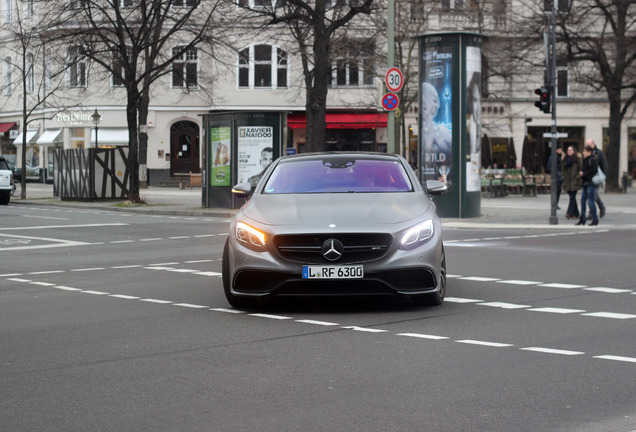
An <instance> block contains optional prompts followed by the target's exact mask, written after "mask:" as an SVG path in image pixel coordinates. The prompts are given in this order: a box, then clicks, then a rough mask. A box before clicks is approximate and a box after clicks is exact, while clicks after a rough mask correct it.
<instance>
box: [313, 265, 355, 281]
mask: <svg viewBox="0 0 636 432" xmlns="http://www.w3.org/2000/svg"><path fill="white" fill-rule="evenodd" d="M363 277H364V267H363V266H362V265H352V266H309V265H306V266H303V279H361V278H363Z"/></svg>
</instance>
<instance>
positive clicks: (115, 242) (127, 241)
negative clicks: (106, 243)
mask: <svg viewBox="0 0 636 432" xmlns="http://www.w3.org/2000/svg"><path fill="white" fill-rule="evenodd" d="M134 242H135V240H115V241H112V242H110V244H120V243H134Z"/></svg>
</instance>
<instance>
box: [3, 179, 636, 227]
mask: <svg viewBox="0 0 636 432" xmlns="http://www.w3.org/2000/svg"><path fill="white" fill-rule="evenodd" d="M26 190H27V199H24V200H22V199H20V198H16V197H12V198H11V204H18V205H21V204H28V205H46V206H57V207H71V208H81V209H99V210H109V211H125V212H134V213H141V214H162V215H171V216H207V217H222V218H230V217H232V216H233V215H234V214H235V212H236V210H232V209H222V208H203V207H202V206H201V188H195V189H176V188H169V187H157V186H150V187H149V188H148V189H142V190H141V191H140V196H141V198H142V199H143V200H144V201H145V202H146V204H138V205H131V204H130V203H126V202H122V201H118V200H109V201H95V202H86V201H61V200H60V199H59V198H54V197H53V185H50V184H42V183H27V187H26ZM580 197H581V194H580V193H579V194H578V195H577V199H580ZM601 199H602V200H603V202H604V203H605V206H606V207H607V214H606V215H605V217H604V218H603V219H601V221H600V224H599V225H598V226H597V227H587V226H586V227H581V226H575V225H574V224H575V223H576V221H574V220H568V219H566V218H565V208H566V207H567V203H568V196H567V194H562V195H561V200H560V202H559V205H560V207H561V208H562V210H558V211H557V216H558V224H556V225H551V224H550V207H551V201H550V195H549V194H540V195H538V196H536V197H528V196H526V197H522V196H519V195H508V196H506V197H499V198H488V197H485V196H484V195H482V197H481V213H482V215H481V216H480V217H477V218H467V219H459V218H442V223H443V225H444V226H445V227H449V228H500V227H505V228H513V229H608V228H621V229H636V188H629V189H628V190H627V193H626V194H625V193H617V194H614V193H612V194H607V193H603V192H601ZM11 204H10V205H11Z"/></svg>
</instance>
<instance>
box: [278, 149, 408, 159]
mask: <svg viewBox="0 0 636 432" xmlns="http://www.w3.org/2000/svg"><path fill="white" fill-rule="evenodd" d="M324 157H335V158H355V159H378V160H382V159H394V160H398V159H399V156H398V155H396V154H392V153H379V152H354V151H348V152H341V151H333V152H316V153H300V154H295V155H289V156H282V157H281V158H280V160H281V161H284V160H290V159H305V160H316V159H322V158H324Z"/></svg>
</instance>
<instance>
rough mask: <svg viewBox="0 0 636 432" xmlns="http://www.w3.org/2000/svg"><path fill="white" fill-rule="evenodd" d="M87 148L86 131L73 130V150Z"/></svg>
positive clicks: (81, 129)
mask: <svg viewBox="0 0 636 432" xmlns="http://www.w3.org/2000/svg"><path fill="white" fill-rule="evenodd" d="M85 147H86V130H85V129H84V128H71V148H74V149H82V148H85Z"/></svg>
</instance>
